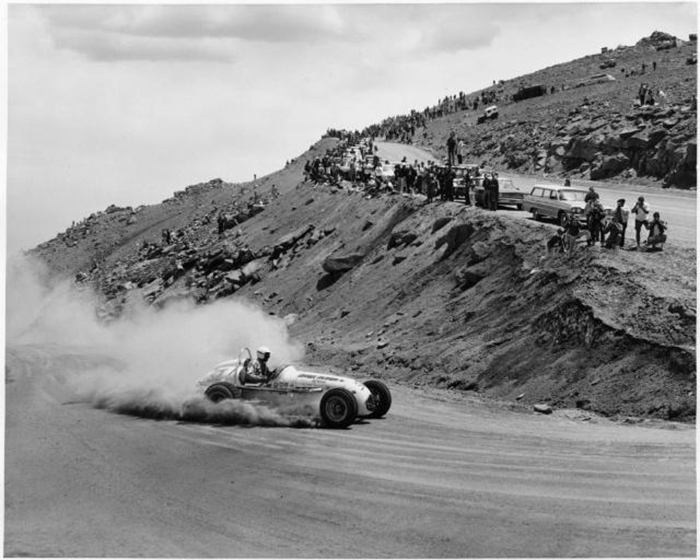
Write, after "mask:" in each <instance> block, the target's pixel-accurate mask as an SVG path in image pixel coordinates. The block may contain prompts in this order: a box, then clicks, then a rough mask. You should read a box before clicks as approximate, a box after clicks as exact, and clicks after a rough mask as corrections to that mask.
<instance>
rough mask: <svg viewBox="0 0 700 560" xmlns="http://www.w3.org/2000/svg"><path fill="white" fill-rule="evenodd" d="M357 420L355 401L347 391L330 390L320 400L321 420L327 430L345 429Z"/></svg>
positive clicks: (339, 389) (340, 389)
mask: <svg viewBox="0 0 700 560" xmlns="http://www.w3.org/2000/svg"><path fill="white" fill-rule="evenodd" d="M355 418H357V401H356V400H355V397H354V396H353V394H352V393H351V392H350V391H348V390H347V389H342V388H340V387H338V388H335V389H330V390H329V391H327V392H326V394H325V395H323V397H322V398H321V420H323V425H324V426H326V427H327V428H347V427H348V426H349V425H350V424H352V423H353V422H354V421H355Z"/></svg>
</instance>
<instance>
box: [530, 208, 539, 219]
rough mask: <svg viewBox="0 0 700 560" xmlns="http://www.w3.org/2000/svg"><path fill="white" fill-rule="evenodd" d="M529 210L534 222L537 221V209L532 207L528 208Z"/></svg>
mask: <svg viewBox="0 0 700 560" xmlns="http://www.w3.org/2000/svg"><path fill="white" fill-rule="evenodd" d="M530 212H532V219H533V220H535V221H536V222H539V221H540V213H539V212H538V211H537V209H536V208H533V209H532V210H530Z"/></svg>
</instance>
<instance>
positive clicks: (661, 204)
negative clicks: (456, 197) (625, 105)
mask: <svg viewBox="0 0 700 560" xmlns="http://www.w3.org/2000/svg"><path fill="white" fill-rule="evenodd" d="M377 146H378V148H379V152H378V153H379V155H380V157H382V158H386V159H389V161H401V158H403V157H404V156H405V157H406V159H407V161H409V162H413V161H414V160H416V159H417V160H418V161H430V160H434V159H435V158H433V156H432V155H431V154H430V153H429V152H426V151H425V150H422V149H421V148H419V147H417V146H409V145H407V144H399V143H395V142H377ZM501 175H503V176H508V177H512V178H513V180H514V183H515V184H517V185H519V186H520V187H522V188H523V189H524V190H525V191H526V192H529V191H530V189H531V188H532V187H533V186H534V185H535V184H536V183H556V184H560V183H562V181H560V180H559V179H556V178H554V179H543V178H533V177H523V176H519V175H515V174H512V173H508V172H507V171H504V172H502V173H501ZM573 185H574V186H581V187H583V188H586V189H587V188H588V187H589V186H593V187H594V188H595V189H596V191H598V192H599V193H600V196H601V200H602V201H603V203H604V204H606V205H608V206H611V207H615V205H616V201H617V200H618V199H620V198H624V199H625V201H626V204H627V206H628V207H629V208H630V209H631V208H632V207H633V206H634V203H635V201H636V200H637V198H638V197H640V196H643V197H644V198H645V201H646V202H647V203H648V204H649V206H650V208H651V211H652V212H656V211H658V212H659V213H660V214H661V219H662V220H664V221H666V222H667V223H668V226H669V231H668V235H669V243H677V244H679V245H682V246H685V247H689V246H695V244H696V241H697V197H696V193H695V192H690V191H679V190H676V189H671V190H661V189H654V188H650V187H642V186H632V185H622V184H614V183H600V182H596V181H578V180H577V181H574V182H573ZM503 212H504V213H505V212H507V213H508V214H511V215H513V216H516V217H523V218H526V219H530V218H531V215H530V214H529V213H526V212H513V211H510V210H503ZM644 233H646V230H644V232H643V234H644ZM630 235H631V236H632V237H633V236H634V226H633V225H631V226H630V227H629V228H628V232H627V237H628V238H630ZM645 237H646V235H643V238H645Z"/></svg>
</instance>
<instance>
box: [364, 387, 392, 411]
mask: <svg viewBox="0 0 700 560" xmlns="http://www.w3.org/2000/svg"><path fill="white" fill-rule="evenodd" d="M364 385H365V387H367V388H368V389H369V392H370V393H372V399H373V401H374V402H373V406H372V414H370V418H379V417H381V416H384V415H385V414H386V413H387V412H389V409H390V408H391V392H389V387H387V386H386V385H384V383H382V382H381V381H377V380H376V379H370V380H369V381H365V383H364Z"/></svg>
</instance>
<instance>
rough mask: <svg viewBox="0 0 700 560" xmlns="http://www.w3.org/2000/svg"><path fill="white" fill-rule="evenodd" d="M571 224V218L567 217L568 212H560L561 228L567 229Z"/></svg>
mask: <svg viewBox="0 0 700 560" xmlns="http://www.w3.org/2000/svg"><path fill="white" fill-rule="evenodd" d="M568 224H569V216H568V215H567V213H566V212H564V211H560V212H559V225H560V226H561V227H564V228H565V227H566V226H567V225H568Z"/></svg>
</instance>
